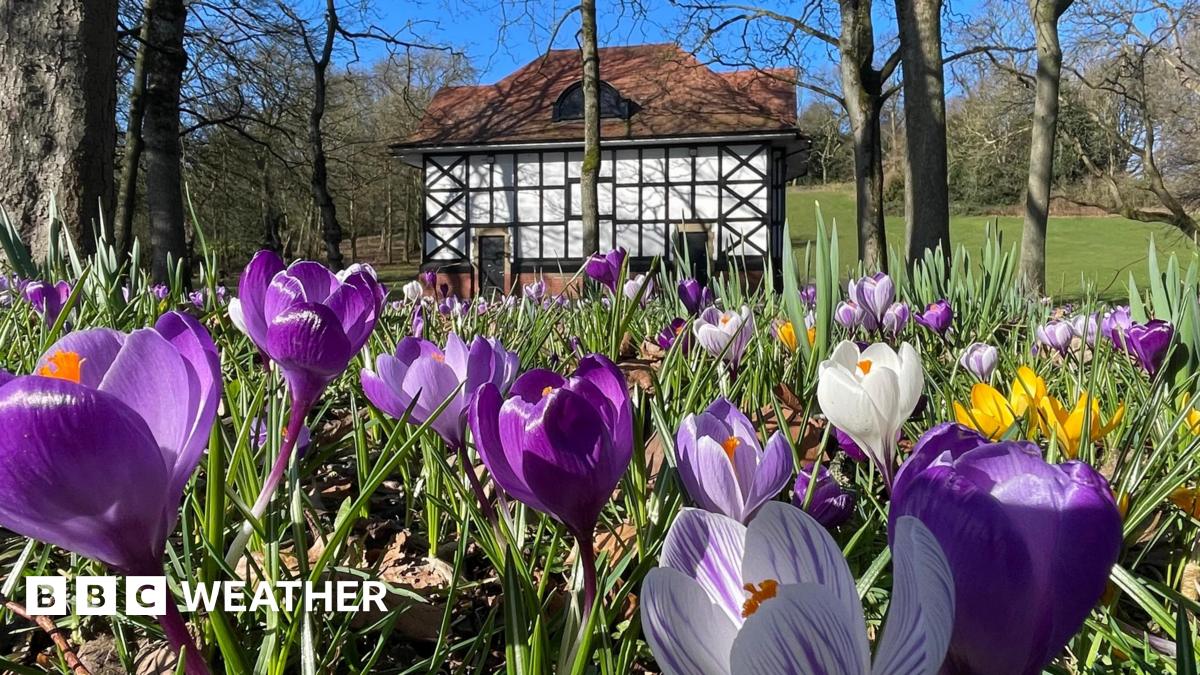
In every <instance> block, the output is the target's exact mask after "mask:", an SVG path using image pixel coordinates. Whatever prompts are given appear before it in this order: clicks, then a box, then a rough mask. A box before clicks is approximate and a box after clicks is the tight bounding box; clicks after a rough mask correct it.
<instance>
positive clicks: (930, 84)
mask: <svg viewBox="0 0 1200 675" xmlns="http://www.w3.org/2000/svg"><path fill="white" fill-rule="evenodd" d="M941 9H942V3H941V0H896V14H897V16H898V17H899V23H900V53H901V55H902V58H903V61H904V119H905V131H906V135H905V139H906V141H907V148H906V150H907V153H906V154H907V159H908V162H907V164H908V168H907V174H906V177H907V179H908V189H909V192H910V193H911V197H912V198H911V199H909V200H906V202H905V209H904V210H905V213H904V216H905V220H906V221H907V225H908V230H907V239H908V246H907V248H908V262H909V264H913V263H915V262H917V261H919V260H921V259H922V258H923V257H924V255H925V251H927V250H933V249H935V248H937V247H939V246H940V247H941V252H942V255H944V256H945V255H949V254H950V199H949V189H948V187H947V185H946V96H945V77H944V74H943V72H942V20H941Z"/></svg>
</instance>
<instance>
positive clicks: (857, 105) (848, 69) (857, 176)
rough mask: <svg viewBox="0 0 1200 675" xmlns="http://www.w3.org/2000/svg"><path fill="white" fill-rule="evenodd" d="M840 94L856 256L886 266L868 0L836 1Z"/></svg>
mask: <svg viewBox="0 0 1200 675" xmlns="http://www.w3.org/2000/svg"><path fill="white" fill-rule="evenodd" d="M841 16H842V32H841V35H840V36H839V37H838V50H839V52H840V54H841V62H840V71H841V76H842V97H843V100H844V103H845V107H846V114H847V116H848V117H849V118H850V133H851V135H852V136H853V137H854V187H855V190H854V191H855V196H856V206H857V209H856V219H857V224H858V259H859V260H861V261H862V263H863V265H864V267H865V268H866V269H868V270H881V271H887V262H888V261H887V231H886V230H884V220H883V149H882V145H881V140H880V137H881V135H882V134H881V133H880V126H879V124H880V122H879V119H880V114H879V111H880V110H881V109H882V107H883V97H882V88H883V82H882V78H881V76H880V73H879V72H878V71H877V70H875V68H874V65H873V61H874V59H875V31H874V28H873V26H872V23H871V3H870V2H861V1H858V0H843V1H842V2H841Z"/></svg>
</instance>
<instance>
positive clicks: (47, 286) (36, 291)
mask: <svg viewBox="0 0 1200 675" xmlns="http://www.w3.org/2000/svg"><path fill="white" fill-rule="evenodd" d="M24 295H25V300H26V301H28V302H29V304H31V305H33V310H34V311H35V312H37V313H38V314H41V315H42V319H44V320H45V322H46V325H47V326H53V325H54V322H55V321H58V316H59V315H60V314H62V310H63V306H65V305H66V304H67V299H68V298H70V297H71V284H69V283H67V282H66V281H59V282H57V283H54V284H51V283H50V282H48V281H30V282H29V283H27V284H25V290H24Z"/></svg>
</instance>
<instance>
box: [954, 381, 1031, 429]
mask: <svg viewBox="0 0 1200 675" xmlns="http://www.w3.org/2000/svg"><path fill="white" fill-rule="evenodd" d="M954 417H955V418H956V419H957V420H958V423H959V424H961V425H963V426H965V427H970V428H972V429H974V430H976V431H978V432H979V433H981V434H983V435H984V436H987V437H988V438H990V439H992V440H998V439H999V438H1000V437H1001V436H1003V435H1004V432H1006V431H1008V429H1009V427H1011V426H1012V425H1013V423H1014V422H1016V421H1017V416H1016V415H1015V414H1013V408H1012V405H1011V404H1010V403H1009V400H1008V399H1006V398H1004V395H1003V394H1001V393H1000V392H998V391H996V389H995V387H992V386H991V385H989V384H984V383H983V382H978V383H976V384H975V386H973V387H971V409H970V410H967V409H966V408H964V407H963V405H962V404H961V403H959V402H958V401H955V402H954Z"/></svg>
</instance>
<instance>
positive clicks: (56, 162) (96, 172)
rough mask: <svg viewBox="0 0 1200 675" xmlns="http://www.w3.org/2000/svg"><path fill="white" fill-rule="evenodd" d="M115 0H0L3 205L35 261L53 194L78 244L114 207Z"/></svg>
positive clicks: (89, 241)
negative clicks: (98, 220)
mask: <svg viewBox="0 0 1200 675" xmlns="http://www.w3.org/2000/svg"><path fill="white" fill-rule="evenodd" d="M116 67H117V3H116V0H40V1H38V2H13V1H12V0H7V1H5V2H0V208H3V209H4V210H5V211H6V212H7V213H8V215H9V217H10V218H12V220H13V222H14V224H15V225H16V227H17V229H18V231H19V232H20V234H21V237H22V239H23V241H24V242H25V245H26V246H28V247H29V249H30V251H31V253H32V254H33V256H34V259H35V260H40V259H41V258H42V257H43V256H45V254H46V252H47V250H48V249H49V243H50V242H49V233H50V210H49V206H50V199H51V197H53V198H54V199H55V202H56V204H57V207H58V211H59V213H60V214H61V216H62V218H63V219H64V221H65V225H66V227H67V229H68V231H69V232H71V234H72V237H73V239H74V241H75V243H76V245H77V246H79V247H80V248H81V249H82V250H83V251H84V252H91V251H92V250H94V246H95V241H94V237H93V223H94V222H95V221H96V220H97V218H98V217H103V218H104V221H105V223H108V224H110V225H111V223H112V215H113V173H114V171H113V158H114V156H115V154H116V117H115V109H116V100H117V88H116Z"/></svg>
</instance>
